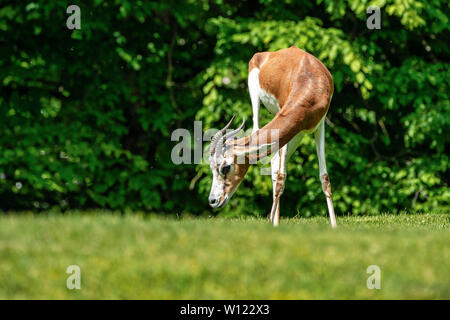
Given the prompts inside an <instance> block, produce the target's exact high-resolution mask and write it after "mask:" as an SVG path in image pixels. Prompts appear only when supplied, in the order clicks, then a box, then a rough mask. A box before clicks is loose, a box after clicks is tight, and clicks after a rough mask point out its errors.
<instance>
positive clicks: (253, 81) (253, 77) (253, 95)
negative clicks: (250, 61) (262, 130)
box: [248, 68, 259, 132]
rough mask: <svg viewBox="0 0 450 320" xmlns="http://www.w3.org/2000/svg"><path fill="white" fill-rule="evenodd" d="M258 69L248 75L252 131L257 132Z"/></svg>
mask: <svg viewBox="0 0 450 320" xmlns="http://www.w3.org/2000/svg"><path fill="white" fill-rule="evenodd" d="M258 75H259V69H258V68H254V69H253V70H252V71H251V72H250V74H249V75H248V90H249V92H250V99H251V101H252V111H253V130H252V132H255V131H256V130H259V78H258Z"/></svg>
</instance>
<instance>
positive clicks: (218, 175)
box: [208, 157, 234, 208]
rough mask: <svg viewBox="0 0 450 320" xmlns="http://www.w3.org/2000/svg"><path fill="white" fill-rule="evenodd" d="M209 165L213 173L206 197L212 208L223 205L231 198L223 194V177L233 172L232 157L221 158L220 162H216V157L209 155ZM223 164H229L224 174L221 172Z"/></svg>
mask: <svg viewBox="0 0 450 320" xmlns="http://www.w3.org/2000/svg"><path fill="white" fill-rule="evenodd" d="M209 166H210V168H211V171H212V174H213V181H212V185H211V191H210V193H209V198H208V199H209V204H210V206H211V207H213V208H220V207H223V206H224V205H225V204H226V203H227V202H228V200H229V199H230V198H231V195H228V194H225V178H226V175H230V174H232V173H233V170H234V164H233V158H230V159H227V158H223V160H221V163H216V159H215V158H214V157H210V158H209ZM225 166H229V170H228V172H227V173H226V175H224V174H223V173H224V167H225Z"/></svg>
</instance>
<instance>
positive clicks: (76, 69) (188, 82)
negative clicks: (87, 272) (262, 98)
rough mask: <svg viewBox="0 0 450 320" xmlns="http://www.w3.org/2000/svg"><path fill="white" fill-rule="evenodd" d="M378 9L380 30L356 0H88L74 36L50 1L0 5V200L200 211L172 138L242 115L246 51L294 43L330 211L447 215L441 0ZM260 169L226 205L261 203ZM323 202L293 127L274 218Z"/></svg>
mask: <svg viewBox="0 0 450 320" xmlns="http://www.w3.org/2000/svg"><path fill="white" fill-rule="evenodd" d="M377 3H378V5H379V6H380V7H381V12H382V23H381V24H382V28H381V29H380V30H368V29H367V28H366V18H367V17H366V8H367V6H368V5H369V2H368V1H365V0H355V1H332V0H325V1H322V0H317V1H316V3H314V2H306V3H296V2H293V3H282V2H280V1H270V0H261V1H260V3H259V5H258V6H255V5H254V4H253V3H252V2H243V1H227V2H226V4H225V3H223V1H220V0H215V1H212V2H211V1H206V0H202V1H188V0H187V1H176V2H175V1H169V2H158V1H156V2H148V1H145V2H140V1H137V2H135V1H126V0H117V1H114V2H107V1H101V0H97V1H94V3H91V2H86V3H82V4H80V8H81V21H82V22H81V29H80V30H73V31H71V30H68V29H67V27H66V19H67V17H68V14H67V13H66V4H65V3H61V2H60V1H56V0H47V1H40V2H32V3H29V4H27V5H24V4H20V3H8V4H4V5H2V6H1V7H0V41H1V43H2V44H3V45H2V46H0V79H1V81H2V87H1V89H0V90H1V91H0V92H1V94H0V117H1V119H2V120H1V121H0V130H1V131H0V132H1V133H2V134H1V136H0V201H1V203H2V206H1V209H3V210H8V209H29V208H34V209H36V210H41V209H47V208H49V207H59V208H61V209H66V208H69V207H70V208H86V207H106V208H112V209H117V210H143V211H154V212H163V213H181V212H190V213H195V214H201V213H206V212H208V213H209V212H210V209H209V208H208V207H207V194H208V192H209V187H210V183H211V177H210V173H209V168H208V166H207V165H204V164H203V165H199V166H196V165H178V166H177V165H175V164H173V163H172V162H171V160H170V153H171V149H172V147H173V146H174V144H175V143H174V142H172V141H171V140H170V135H171V132H172V131H173V130H174V129H176V128H187V129H190V130H193V120H202V121H203V128H204V129H207V128H211V127H221V126H223V125H224V124H225V122H226V121H227V119H229V118H230V117H231V115H232V114H238V115H239V117H246V118H247V119H250V115H251V105H250V99H249V96H248V91H247V84H246V82H247V80H246V78H247V64H248V61H249V59H250V58H251V56H252V55H253V54H254V53H255V52H257V51H265V50H277V49H281V48H285V47H289V46H291V45H296V46H298V47H300V48H303V49H305V50H307V51H309V52H311V53H312V54H314V55H315V56H317V57H318V58H319V59H321V60H322V61H323V62H324V63H325V65H326V66H327V67H328V68H329V69H330V71H331V73H332V74H333V77H334V81H335V87H336V88H335V93H334V97H333V100H332V104H331V107H330V111H329V114H328V120H327V124H328V126H327V129H326V130H327V159H328V167H329V173H330V176H331V181H332V186H333V194H334V200H335V205H336V209H337V212H338V214H346V213H353V214H367V213H377V212H383V211H389V212H398V211H401V210H408V211H416V210H421V211H429V210H448V199H449V196H450V191H449V188H448V178H447V177H446V175H445V173H446V171H447V167H448V155H447V154H446V153H445V147H446V145H447V144H448V124H449V107H450V103H449V98H448V92H449V86H448V79H449V78H450V77H449V62H448V54H449V52H448V51H449V50H448V36H447V35H448V31H449V30H448V29H449V27H448V4H447V3H446V2H444V1H439V0H434V1H431V2H428V3H427V4H426V5H425V4H423V3H421V2H419V1H414V0H410V1H407V2H399V1H378V2H376V3H374V4H377ZM371 4H372V3H371ZM262 114H263V119H264V121H265V122H267V121H268V120H269V119H270V115H269V113H268V112H267V111H265V110H264V108H262ZM250 127H251V123H249V122H248V123H247V129H249V128H250ZM260 166H261V165H260ZM257 169H258V168H252V169H251V170H250V171H249V173H248V176H247V178H246V180H245V181H244V183H243V184H242V185H241V186H240V187H239V190H238V191H237V193H236V195H235V196H234V198H233V200H232V201H231V202H230V204H229V206H228V208H227V209H225V211H224V214H257V215H262V214H265V213H267V211H268V210H269V209H270V203H271V190H272V187H271V181H270V178H269V177H268V176H261V175H259V170H257ZM325 208H326V206H325V200H324V196H323V194H322V192H321V187H320V183H319V179H318V164H317V158H316V155H315V149H314V143H313V139H312V138H311V137H306V138H305V139H304V140H303V143H302V145H301V147H300V148H299V150H298V151H297V153H296V154H294V155H293V157H292V158H291V160H290V163H289V165H288V180H287V188H286V191H285V193H284V195H283V199H282V211H283V215H295V214H297V212H300V213H301V214H303V215H316V214H325V210H326V209H325Z"/></svg>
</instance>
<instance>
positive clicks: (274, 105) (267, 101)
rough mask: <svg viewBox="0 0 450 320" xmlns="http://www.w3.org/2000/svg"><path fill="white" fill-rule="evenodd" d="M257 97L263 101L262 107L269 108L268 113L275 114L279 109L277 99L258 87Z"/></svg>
mask: <svg viewBox="0 0 450 320" xmlns="http://www.w3.org/2000/svg"><path fill="white" fill-rule="evenodd" d="M259 99H260V100H261V102H262V103H263V105H264V107H266V109H267V110H269V112H270V113H272V114H276V113H277V112H278V110H280V105H279V104H278V99H277V98H275V96H274V95H272V94H270V93H268V92H266V91H264V90H263V89H261V88H260V91H259Z"/></svg>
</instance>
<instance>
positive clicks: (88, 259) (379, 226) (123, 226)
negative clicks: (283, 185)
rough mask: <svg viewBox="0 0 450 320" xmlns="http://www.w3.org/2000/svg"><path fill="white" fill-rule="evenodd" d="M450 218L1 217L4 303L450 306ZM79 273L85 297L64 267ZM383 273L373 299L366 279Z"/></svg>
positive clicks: (0, 270)
mask: <svg viewBox="0 0 450 320" xmlns="http://www.w3.org/2000/svg"><path fill="white" fill-rule="evenodd" d="M449 227H450V215H449V214H421V215H382V216H372V217H338V229H336V230H332V229H331V228H330V226H329V223H328V219H326V218H308V219H306V218H298V219H297V218H296V219H290V220H287V219H282V221H281V225H280V227H279V228H276V229H275V228H273V227H272V226H270V225H269V223H268V222H267V221H266V220H262V219H251V218H248V219H221V218H211V219H207V218H199V219H194V218H187V219H181V220H175V219H164V218H155V217H151V216H150V217H141V216H136V215H128V216H119V215H115V214H109V213H108V212H99V213H93V212H90V213H89V214H82V213H72V214H66V215H61V214H54V215H52V214H46V215H31V214H19V215H5V214H4V215H1V216H0V299H116V298H117V299H421V298H425V299H435V298H441V299H450V232H449V230H450V229H449ZM69 265H78V266H79V267H80V268H81V289H80V290H68V289H67V288H66V279H67V277H68V276H69V274H66V269H67V267H68V266H69ZM369 265H378V266H379V267H380V269H381V289H380V290H376V289H375V290H369V289H368V288H367V286H366V281H367V278H368V277H369V276H370V274H367V272H366V270H367V267H368V266H369Z"/></svg>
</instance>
